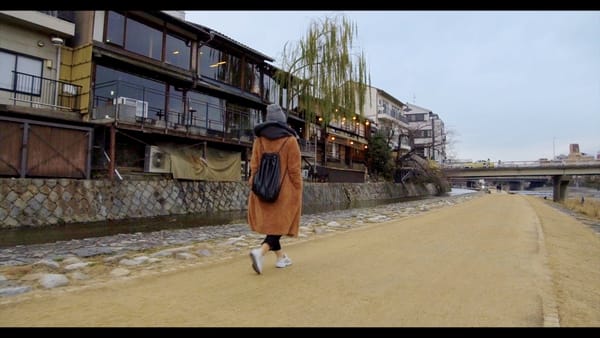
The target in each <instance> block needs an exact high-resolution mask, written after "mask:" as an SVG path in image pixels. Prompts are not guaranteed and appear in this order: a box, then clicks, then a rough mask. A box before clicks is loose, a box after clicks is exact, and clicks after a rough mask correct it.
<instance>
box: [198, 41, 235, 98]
mask: <svg viewBox="0 0 600 338" xmlns="http://www.w3.org/2000/svg"><path fill="white" fill-rule="evenodd" d="M198 57H199V58H200V62H199V64H200V68H199V71H200V75H201V76H202V77H205V78H209V79H214V80H217V81H220V82H224V83H227V84H230V85H232V86H235V87H238V88H241V86H242V83H241V75H242V68H241V66H242V61H241V60H240V58H238V57H237V56H234V55H231V54H228V53H226V52H223V51H220V50H218V49H215V48H212V47H209V46H202V47H201V48H200V51H199V53H198Z"/></svg>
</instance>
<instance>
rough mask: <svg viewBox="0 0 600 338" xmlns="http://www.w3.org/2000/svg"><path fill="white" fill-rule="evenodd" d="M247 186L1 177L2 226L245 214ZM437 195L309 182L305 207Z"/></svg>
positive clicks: (419, 189)
mask: <svg viewBox="0 0 600 338" xmlns="http://www.w3.org/2000/svg"><path fill="white" fill-rule="evenodd" d="M248 193H249V188H248V185H247V183H246V182H203V181H177V180H140V181H138V180H136V181H107V180H74V179H27V178H26V179H14V178H7V179H0V228H14V227H20V226H47V225H54V224H62V223H73V222H94V221H104V220H118V219H126V218H136V217H152V216H161V215H173V214H186V213H202V212H214V211H234V210H245V209H246V205H247V200H248ZM435 194H437V191H436V188H435V186H434V185H433V184H428V185H425V186H416V185H411V184H406V185H402V184H395V183H358V184H357V183H309V182H305V183H304V197H303V203H304V204H303V205H304V206H318V205H328V204H345V203H352V202H356V201H368V200H379V199H390V198H402V197H407V198H409V197H421V196H428V195H435Z"/></svg>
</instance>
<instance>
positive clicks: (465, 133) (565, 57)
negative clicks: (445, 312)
mask: <svg viewBox="0 0 600 338" xmlns="http://www.w3.org/2000/svg"><path fill="white" fill-rule="evenodd" d="M336 14H344V15H346V16H347V17H348V18H349V19H351V20H352V21H354V22H356V24H357V25H358V35H359V36H358V47H359V48H360V49H362V50H363V51H364V52H365V54H366V59H367V64H368V67H369V71H370V74H371V84H372V85H373V86H375V87H377V88H380V89H382V90H385V91H386V92H388V93H390V94H391V95H393V96H394V97H396V98H397V99H399V100H400V101H402V102H409V103H415V104H416V105H418V106H421V107H425V108H428V109H430V110H431V111H433V112H434V113H437V114H438V115H439V116H440V118H441V119H442V120H443V121H444V123H445V125H446V129H447V130H450V131H451V136H450V138H451V139H452V140H453V142H452V143H453V144H452V145H451V147H450V149H449V150H450V154H449V155H450V156H452V157H455V158H458V159H471V160H479V159H488V158H489V159H491V160H492V161H498V160H502V161H526V160H536V159H538V158H543V157H545V158H552V157H553V155H554V154H555V155H559V154H568V151H569V144H571V143H578V144H579V146H580V150H581V151H582V152H585V153H588V154H591V155H594V156H596V154H597V152H599V151H600V12H599V11H522V12H518V11H468V12H461V11H343V12H342V11H338V12H332V11H186V20H188V21H192V22H195V23H198V24H201V25H204V26H207V27H209V28H212V29H215V30H216V31H219V32H221V33H223V34H225V35H227V36H229V37H231V38H232V39H234V40H236V41H239V42H241V43H243V44H246V45H248V46H249V47H251V48H254V49H256V50H258V51H260V52H262V53H263V54H266V55H268V56H271V57H272V58H274V59H275V61H274V62H273V63H274V64H275V65H279V64H280V56H281V52H282V50H283V47H284V44H285V43H286V42H288V41H289V42H292V43H295V42H296V41H298V40H300V39H301V38H303V37H304V35H305V33H306V31H307V30H308V27H309V24H310V22H311V20H312V19H319V18H324V17H325V16H333V15H336Z"/></svg>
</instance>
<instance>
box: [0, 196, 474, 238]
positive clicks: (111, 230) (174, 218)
mask: <svg viewBox="0 0 600 338" xmlns="http://www.w3.org/2000/svg"><path fill="white" fill-rule="evenodd" d="M472 192H473V190H467V189H452V191H451V192H450V193H449V195H451V196H454V195H460V194H465V193H472ZM418 199H421V198H394V199H385V200H373V201H360V202H356V203H348V204H340V205H331V204H328V205H321V206H314V207H303V210H302V214H315V213H320V212H325V211H332V210H344V209H356V208H366V207H373V206H377V205H384V204H390V203H398V202H406V201H413V200H418ZM244 222H246V210H240V211H226V212H224V211H220V212H215V213H201V214H184V215H170V216H157V217H145V218H131V219H125V220H113V221H100V222H85V223H69V224H63V225H52V226H43V227H20V228H14V229H2V230H0V248H2V247H10V246H16V245H29V244H40V243H51V242H56V241H67V240H71V239H82V238H91V237H101V236H111V235H117V234H122V233H136V232H151V231H159V230H174V229H186V228H195V227H201V226H210V225H220V224H230V223H244Z"/></svg>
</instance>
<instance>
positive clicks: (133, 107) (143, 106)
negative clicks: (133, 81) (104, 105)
mask: <svg viewBox="0 0 600 338" xmlns="http://www.w3.org/2000/svg"><path fill="white" fill-rule="evenodd" d="M117 107H118V112H119V119H124V120H127V119H131V120H133V119H135V118H136V117H139V118H147V117H148V102H147V101H142V100H137V99H132V98H129V97H123V96H121V97H119V98H118V99H117Z"/></svg>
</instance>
